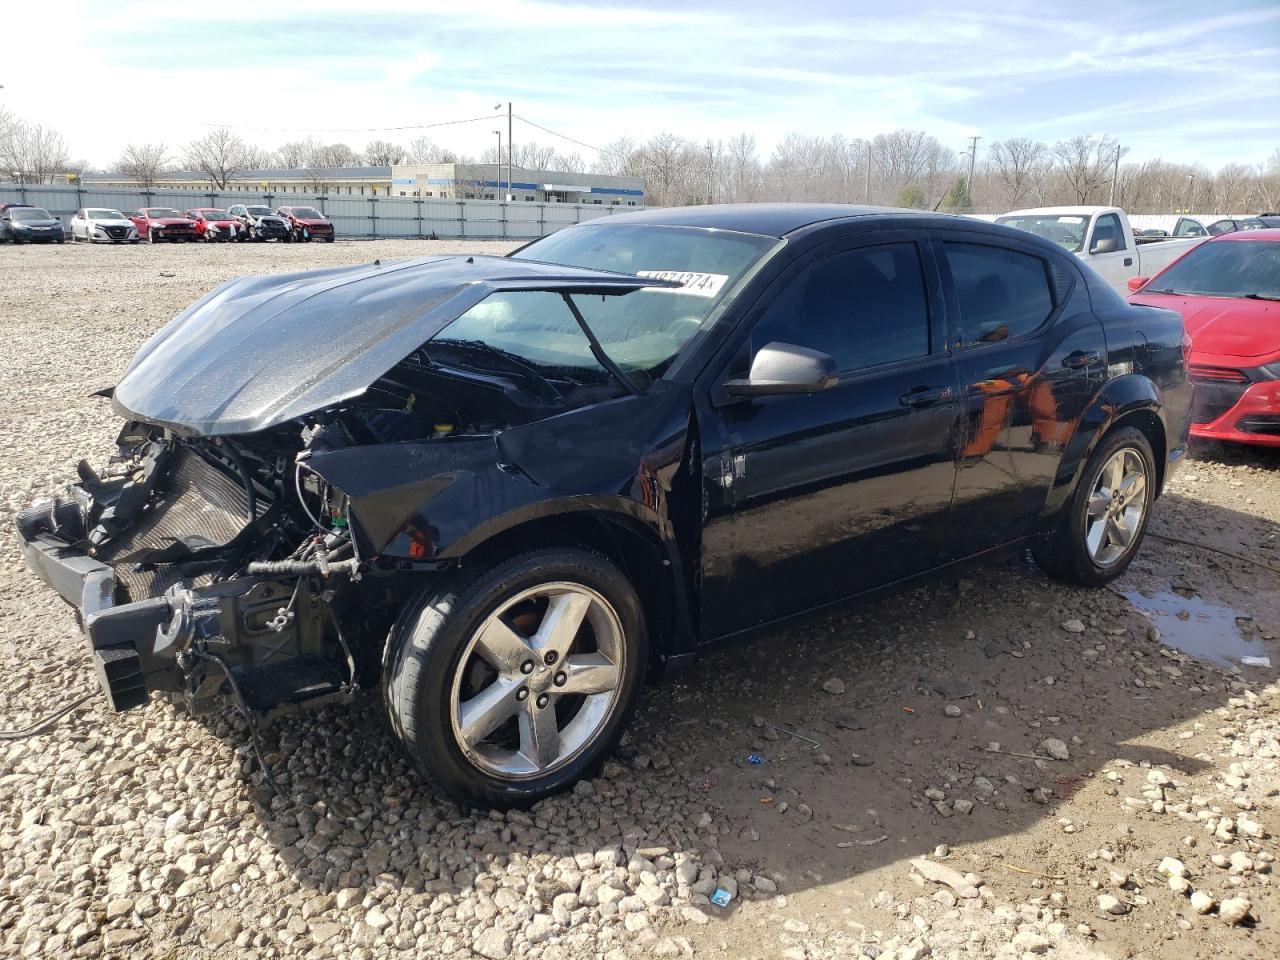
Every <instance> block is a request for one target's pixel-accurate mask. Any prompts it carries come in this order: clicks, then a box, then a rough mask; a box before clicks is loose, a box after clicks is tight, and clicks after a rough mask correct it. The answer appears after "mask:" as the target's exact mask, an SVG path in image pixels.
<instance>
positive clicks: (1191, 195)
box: [1187, 173, 1196, 213]
mask: <svg viewBox="0 0 1280 960" xmlns="http://www.w3.org/2000/svg"><path fill="white" fill-rule="evenodd" d="M1195 198H1196V175H1195V174H1194V173H1188V174H1187V213H1190V212H1191V205H1192V203H1193V202H1194V201H1195Z"/></svg>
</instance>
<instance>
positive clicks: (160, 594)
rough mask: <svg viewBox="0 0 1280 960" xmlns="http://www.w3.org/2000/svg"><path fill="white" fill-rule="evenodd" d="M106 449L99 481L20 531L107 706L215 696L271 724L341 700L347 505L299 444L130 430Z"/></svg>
mask: <svg viewBox="0 0 1280 960" xmlns="http://www.w3.org/2000/svg"><path fill="white" fill-rule="evenodd" d="M301 439H302V438H299V441H301ZM118 445H119V452H118V453H117V454H116V455H115V456H113V457H112V458H111V463H110V465H109V467H108V468H107V469H106V470H105V471H104V472H103V473H101V474H99V473H97V472H95V471H94V470H93V469H92V468H90V467H89V466H88V464H87V463H84V462H82V463H81V465H80V468H79V480H78V482H76V483H75V484H73V485H72V486H71V487H70V488H69V490H68V492H67V493H66V494H65V495H63V496H60V497H58V498H56V499H47V500H41V501H37V502H36V503H34V504H32V506H30V507H29V508H28V509H26V510H24V511H22V513H21V514H20V515H19V517H18V520H17V528H18V535H19V538H20V540H21V543H22V548H23V551H24V553H25V554H26V558H27V562H28V563H29V564H30V566H31V567H32V569H33V570H35V571H36V572H37V573H38V574H39V575H40V576H41V577H42V578H43V579H44V580H46V581H47V582H48V583H49V584H50V585H51V586H53V587H54V589H56V590H57V591H58V592H59V593H60V594H61V595H62V596H63V597H64V598H66V599H67V600H68V601H69V602H70V603H72V604H73V605H74V606H75V607H76V608H77V610H78V612H79V615H80V619H81V622H82V624H83V627H84V630H85V633H86V635H87V637H88V641H89V644H90V646H91V648H92V654H93V661H94V665H95V667H96V669H97V673H98V678H99V681H100V683H101V686H102V688H103V690H104V692H105V693H106V694H107V697H108V699H109V700H110V702H111V704H112V706H113V707H114V708H115V709H116V710H126V709H128V708H130V707H134V706H138V705H139V704H142V703H145V702H146V701H147V699H148V698H149V697H148V695H149V693H150V692H152V691H161V692H164V693H167V694H171V695H172V696H173V698H174V699H176V700H180V701H182V702H185V704H186V705H187V706H188V708H189V709H191V710H192V711H193V712H200V711H202V710H205V709H207V708H208V707H209V706H210V704H211V703H212V701H213V699H214V698H215V697H216V696H217V695H218V694H219V693H221V692H224V691H227V692H230V693H232V694H234V695H235V697H236V698H237V699H238V700H240V701H241V705H242V706H244V707H247V708H248V709H250V710H252V711H254V712H256V713H260V714H270V713H274V712H279V711H280V710H287V709H290V708H292V707H296V706H300V705H302V704H304V703H306V704H308V705H314V704H317V703H323V702H329V701H332V700H340V699H345V698H347V697H349V696H350V695H351V693H352V692H353V691H354V688H355V686H356V664H355V654H354V651H353V649H352V647H351V645H350V643H349V641H348V638H347V637H346V635H345V634H344V632H343V629H342V627H341V626H340V612H341V611H342V610H343V608H344V605H345V604H347V603H349V602H350V593H351V591H352V589H353V586H354V584H355V583H356V582H357V581H358V579H359V577H360V573H359V558H358V556H357V554H356V546H355V544H354V543H353V539H352V536H351V530H350V526H349V519H348V516H347V509H346V502H345V498H344V497H343V496H342V495H341V494H338V493H336V492H335V491H333V490H332V489H331V488H329V487H328V485H327V484H325V483H324V482H323V481H322V480H320V479H319V478H318V477H317V476H316V475H314V474H313V473H311V472H309V471H308V470H307V469H306V468H305V465H304V464H303V463H301V462H299V453H300V452H302V448H301V447H300V442H298V443H290V438H289V435H288V433H287V432H285V431H269V432H267V433H265V434H262V435H258V436H255V437H252V438H222V437H218V438H183V437H179V436H177V435H175V434H173V433H172V432H170V431H168V430H166V429H164V428H161V427H156V426H152V425H148V424H144V423H141V422H132V423H129V424H127V425H126V426H125V428H124V430H123V431H122V432H121V435H120V438H119V441H118ZM303 459H304V460H305V452H303ZM228 687H229V688H230V689H229V690H228V689H227V688H228Z"/></svg>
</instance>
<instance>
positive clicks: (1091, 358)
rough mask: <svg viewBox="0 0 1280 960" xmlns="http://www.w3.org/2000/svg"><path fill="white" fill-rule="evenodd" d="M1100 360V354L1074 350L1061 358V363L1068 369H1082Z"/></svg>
mask: <svg viewBox="0 0 1280 960" xmlns="http://www.w3.org/2000/svg"><path fill="white" fill-rule="evenodd" d="M1101 362H1102V355H1101V354H1099V353H1093V352H1090V351H1087V350H1076V351H1073V352H1072V353H1069V354H1067V355H1066V356H1065V357H1063V358H1062V365H1063V366H1064V367H1066V368H1067V369H1068V370H1083V369H1084V368H1085V367H1092V366H1093V365H1094V364H1095V363H1101Z"/></svg>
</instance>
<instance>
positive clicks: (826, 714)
mask: <svg viewBox="0 0 1280 960" xmlns="http://www.w3.org/2000/svg"><path fill="white" fill-rule="evenodd" d="M510 246H511V245H509V244H507V245H503V244H492V243H488V244H486V243H468V244H463V245H459V244H456V243H446V242H425V241H383V242H378V243H356V242H350V243H347V242H339V243H337V244H333V245H277V244H270V245H235V246H216V247H208V246H205V245H190V246H161V247H150V246H142V247H119V248H115V247H113V248H107V247H93V248H85V247H83V246H75V247H71V246H65V247H50V248H34V247H22V248H14V247H9V246H0V278H3V281H2V282H0V331H2V332H3V336H4V339H5V347H4V349H3V350H2V351H0V445H2V448H3V454H2V455H0V662H3V666H4V670H3V677H4V679H3V681H0V718H2V719H0V726H3V727H6V728H9V729H14V728H19V727H23V726H26V725H27V724H28V723H30V722H31V721H32V720H34V719H36V718H37V717H39V716H41V715H42V714H45V713H47V712H48V711H49V710H51V709H52V708H54V707H55V706H57V705H58V704H61V703H64V702H66V701H68V700H70V699H72V698H74V697H78V696H81V695H84V694H89V693H93V692H94V691H95V683H94V680H93V676H92V671H91V669H90V667H89V665H88V657H87V654H86V652H85V649H84V646H83V641H82V640H81V638H80V636H79V634H78V632H77V628H76V624H75V621H74V617H73V616H72V614H71V611H70V610H69V609H68V608H67V607H66V606H65V605H64V604H62V603H61V601H60V600H58V599H56V598H55V597H54V595H53V594H52V592H51V591H50V590H48V589H47V588H46V587H44V586H43V585H42V584H40V583H39V582H38V581H37V580H36V579H35V578H34V577H33V576H31V575H30V574H29V573H28V572H27V571H26V568H25V566H24V564H23V563H22V561H21V558H20V556H19V555H18V552H17V550H16V548H15V542H14V538H13V536H12V534H11V533H10V528H11V524H12V519H13V514H14V513H15V512H16V510H17V509H19V508H20V507H21V506H23V505H25V503H27V502H28V501H29V500H30V499H32V498H33V497H35V496H37V495H40V494H45V493H48V492H51V491H53V490H55V489H56V488H57V487H58V486H60V485H61V484H63V483H64V482H65V481H66V480H67V479H68V478H69V477H71V476H72V475H73V473H74V467H75V463H76V461H77V460H79V459H80V458H81V457H87V458H89V459H90V460H91V461H95V460H98V459H100V458H102V457H104V456H105V455H106V454H107V453H108V452H110V450H111V448H112V447H111V441H112V439H113V437H114V434H115V431H116V429H117V424H116V422H115V421H114V420H113V418H112V416H111V415H110V410H109V405H108V404H107V403H106V402H105V401H102V400H99V399H92V398H90V397H89V396H88V395H89V394H90V393H91V392H92V391H94V390H96V389H99V388H101V387H103V386H106V385H109V384H110V383H112V382H113V379H114V377H115V376H116V375H117V374H118V372H119V371H120V370H121V369H122V368H123V367H124V365H125V364H126V363H127V361H128V359H129V357H130V356H131V355H132V353H133V352H134V351H135V350H136V349H137V347H138V346H139V345H140V344H141V343H142V342H143V341H144V340H145V339H146V337H147V336H149V335H150V334H151V333H152V332H154V331H155V330H156V329H158V328H159V327H160V326H161V325H162V324H163V323H164V322H166V321H167V320H168V319H170V318H171V317H172V316H173V315H174V314H175V313H176V312H177V311H178V310H180V309H181V308H182V307H184V306H185V305H186V304H187V303H189V302H190V301H191V300H193V299H195V298H196V297H197V296H199V295H200V294H202V293H203V292H205V291H206V290H208V289H209V288H210V287H212V286H213V285H214V284H216V283H218V282H220V281H222V280H224V279H227V278H230V277H234V276H238V275H242V274H245V273H255V272H278V271H284V270H291V269H304V268H307V267H312V266H324V265H333V264H342V263H358V262H364V261H368V260H370V259H373V258H374V257H380V258H382V259H390V258H397V257H404V256H415V255H420V254H423V253H436V252H442V251H444V252H453V251H456V250H462V249H465V250H467V251H469V252H486V253H491V252H502V251H505V250H507V249H510ZM1278 466H1280V457H1277V456H1275V455H1267V454H1253V453H1241V452H1238V451H1224V450H1220V449H1209V450H1204V451H1200V452H1198V454H1197V459H1196V460H1195V461H1193V462H1192V463H1191V464H1190V465H1189V466H1188V467H1187V468H1186V469H1184V470H1183V472H1182V474H1181V475H1180V476H1179V477H1178V479H1177V480H1176V481H1175V482H1174V483H1173V484H1172V485H1171V487H1170V489H1169V492H1168V495H1167V496H1166V497H1165V498H1164V499H1163V500H1162V501H1161V502H1160V503H1159V504H1158V506H1157V509H1156V514H1155V517H1154V520H1153V529H1154V530H1156V531H1157V532H1160V533H1162V534H1164V535H1166V536H1172V537H1177V538H1180V539H1183V540H1189V541H1191V542H1192V544H1194V545H1191V546H1188V545H1185V544H1177V543H1171V542H1168V541H1166V540H1153V541H1149V542H1148V544H1147V546H1146V547H1145V548H1144V551H1143V553H1142V555H1141V556H1140V558H1139V560H1138V561H1137V562H1136V563H1135V565H1134V567H1133V569H1132V570H1131V572H1130V573H1129V574H1127V575H1126V577H1125V578H1124V580H1123V582H1122V583H1121V585H1120V591H1124V592H1137V591H1145V592H1146V593H1147V594H1151V595H1153V596H1155V598H1156V599H1154V600H1152V603H1151V606H1152V607H1153V609H1154V608H1158V607H1160V605H1161V604H1163V605H1164V607H1167V608H1168V609H1167V611H1164V610H1157V612H1156V614H1155V615H1156V616H1157V617H1159V616H1160V615H1161V614H1162V613H1164V612H1167V613H1168V615H1169V617H1170V618H1172V619H1166V620H1164V621H1161V622H1163V623H1164V624H1165V626H1166V628H1168V629H1166V633H1167V634H1168V633H1173V632H1176V630H1177V628H1178V624H1182V625H1183V626H1184V628H1185V630H1184V632H1188V631H1189V632H1190V634H1192V635H1193V637H1192V639H1193V640H1195V641H1196V642H1199V643H1201V646H1203V645H1204V644H1206V643H1208V644H1212V643H1213V642H1214V637H1213V635H1212V633H1211V631H1210V626H1209V624H1210V621H1209V620H1201V619H1200V617H1201V613H1200V612H1199V611H1200V609H1201V608H1200V607H1197V606H1195V602H1194V600H1193V599H1192V597H1193V595H1194V597H1198V598H1199V600H1201V601H1204V603H1205V604H1207V605H1208V607H1206V609H1211V610H1216V611H1219V612H1222V611H1225V614H1224V615H1223V618H1221V619H1222V623H1223V624H1225V627H1223V629H1226V630H1228V631H1230V630H1235V631H1237V634H1236V635H1233V639H1234V640H1236V641H1240V642H1245V643H1247V644H1249V645H1250V646H1249V649H1251V650H1254V651H1256V652H1258V653H1260V654H1267V655H1269V656H1270V657H1271V660H1272V662H1273V663H1275V664H1277V665H1280V644H1277V643H1276V642H1275V640H1274V638H1275V635H1276V632H1277V630H1278V629H1280V589H1278V588H1280V538H1278V537H1277V531H1278V530H1280V525H1278V522H1280V477H1278V476H1277V467H1278ZM1206 546H1207V547H1213V548H1216V549H1217V550H1219V551H1226V552H1227V553H1232V554H1238V555H1245V556H1247V557H1248V558H1251V559H1252V561H1253V562H1248V561H1241V560H1239V559H1234V558H1232V557H1230V556H1228V555H1226V553H1222V552H1212V551H1210V550H1206V549H1204V547H1206ZM1258 561H1261V563H1259V562H1258ZM1262 564H1265V565H1262ZM1120 591H1097V592H1089V591H1080V590H1073V589H1065V588H1062V587H1059V586H1056V585H1053V584H1050V583H1049V582H1047V581H1046V580H1044V579H1043V577H1041V576H1040V575H1039V573H1038V572H1037V571H1036V570H1035V569H1034V568H1033V567H1031V566H1029V565H1028V564H1026V563H1024V562H1021V561H1018V562H1012V563H1007V564H1002V565H999V566H991V567H982V568H978V569H975V570H973V571H971V572H967V573H965V574H964V575H963V576H962V577H955V578H952V579H950V580H949V581H947V582H944V583H940V584H938V585H936V586H931V587H928V588H923V589H919V590H916V591H913V592H911V593H908V594H906V595H903V596H899V597H895V598H890V599H886V600H878V601H872V602H868V603H866V604H863V605H861V606H859V607H857V608H855V609H854V610H852V611H851V612H848V613H844V614H839V615H835V616H832V617H829V618H824V619H819V620H817V621H814V622H810V623H806V624H803V625H800V626H797V627H795V628H793V629H791V630H787V631H781V632H779V633H778V634H776V635H774V636H770V637H764V638H761V639H759V640H757V641H754V642H751V643H749V644H747V645H745V646H739V647H736V648H733V649H725V650H721V651H715V652H712V653H711V654H710V655H709V656H708V657H707V658H706V659H705V660H704V661H703V662H702V663H700V664H699V665H698V666H696V667H695V668H694V669H693V670H692V671H691V672H690V674H688V675H687V676H685V677H684V678H682V679H681V680H680V681H679V682H674V683H670V684H667V685H664V686H662V687H660V688H657V689H654V690H652V691H650V692H649V693H648V694H647V695H646V697H645V698H644V701H643V703H642V707H641V710H640V712H639V715H638V717H637V721H636V723H635V725H634V726H633V729H632V731H631V732H630V734H629V735H628V737H627V738H626V740H625V741H624V744H623V747H622V748H621V749H620V750H619V752H618V754H617V756H616V757H615V759H613V760H612V761H610V762H609V763H608V764H606V766H605V768H604V770H603V771H602V773H601V775H600V776H599V777H598V778H597V779H595V780H594V781H591V782H584V783H582V784H579V785H578V787H577V788H576V789H575V790H574V791H573V792H572V793H571V794H568V795H564V796H561V797H556V798H552V799H550V800H547V801H544V802H542V803H540V804H538V805H537V806H536V807H534V808H533V809H532V810H530V811H528V812H518V811H517V812H509V813H505V814H504V813H498V812H487V811H469V810H463V809H460V808H458V807H457V806H455V805H454V804H452V803H450V802H448V801H446V800H444V799H443V798H441V797H439V796H437V795H436V794H435V793H434V792H433V791H432V790H431V789H430V788H429V787H428V786H426V785H425V784H423V783H422V782H421V781H420V780H418V778H417V777H416V776H415V775H414V774H413V773H412V771H411V770H410V769H409V767H408V765H407V764H406V763H405V761H404V760H403V759H402V758H401V756H400V755H399V753H398V752H397V750H396V749H395V748H394V746H393V741H392V738H391V735H390V732H389V730H388V728H387V726H386V724H385V722H384V721H383V719H382V716H381V712H380V706H379V704H378V702H377V700H376V698H373V697H369V698H367V699H365V700H363V701H360V702H358V703H357V704H356V705H355V706H354V707H353V708H351V709H347V710H326V711H322V712H318V713H314V714H309V715H305V716H302V717H297V718H290V719H287V720H282V721H280V722H278V723H276V724H275V725H273V726H272V727H271V728H270V729H269V730H267V731H266V733H265V741H266V745H267V750H268V756H267V760H268V763H269V764H270V765H271V766H272V768H273V769H274V770H275V772H276V773H277V775H278V776H279V778H280V779H281V780H282V781H283V782H284V783H285V785H286V788H287V790H288V791H289V792H290V795H291V799H290V801H289V802H288V803H285V802H282V801H281V800H280V799H279V798H277V797H275V796H273V794H272V792H271V791H270V789H269V788H268V787H267V785H266V783H265V781H264V779H263V777H262V773H261V771H260V770H259V769H258V767H257V764H256V763H255V762H254V761H253V758H252V752H251V750H250V749H249V746H248V734H247V729H246V727H245V726H244V724H243V722H242V721H241V720H240V719H239V718H238V717H237V716H235V715H234V713H233V712H231V711H230V710H228V711H226V712H224V713H221V714H218V715H215V716H212V717H205V718H190V717H187V716H184V715H181V714H179V713H177V712H175V711H174V709H173V708H172V707H171V706H169V705H168V704H167V703H161V702H155V703H152V704H150V705H148V706H146V707H144V708H140V709H137V710H134V711H131V712H129V713H126V714H121V715H116V714H112V713H111V712H110V711H109V710H108V708H107V707H106V705H105V703H104V701H103V700H102V699H101V698H100V697H94V698H93V699H92V700H91V701H90V702H89V704H87V705H86V706H85V707H83V708H81V709H80V710H78V711H76V712H75V713H73V714H72V715H71V716H70V717H69V718H67V719H66V720H64V721H63V722H61V723H60V724H59V725H58V726H57V727H55V728H54V729H53V730H52V731H50V732H48V733H46V734H43V735H40V736H36V737H30V738H25V739H15V740H4V741H0V757H2V758H3V763H2V765H0V854H2V855H3V860H2V862H0V955H3V956H29V957H46V956H47V957H55V956H56V957H62V956H78V957H96V956H121V957H123V956H128V957H157V958H162V957H163V958H168V957H176V956H182V957H183V958H184V960H187V958H203V957H218V958H230V957H306V958H315V960H322V958H330V957H333V958H339V957H340V958H344V960H345V958H357V960H358V958H375V957H377V958H381V957H391V956H394V955H397V954H399V953H403V952H406V951H409V952H410V953H409V954H408V955H414V956H422V957H435V956H461V957H472V956H481V957H486V958H490V960H494V958H504V957H508V956H511V957H515V956H520V957H532V958H544V960H554V958H571V957H572V958H579V957H608V958H610V960H616V958H619V957H630V956H645V957H648V956H687V955H691V954H696V955H699V956H703V955H712V954H717V955H724V956H729V957H761V958H774V957H779V958H785V960H806V958H836V957H857V956H863V957H867V958H879V960H920V958H922V957H924V956H927V955H932V956H934V957H949V958H950V957H955V958H960V957H988V956H995V957H1007V958H1022V957H1026V956H1027V955H1037V956H1040V955H1048V956H1054V955H1058V956H1063V957H1076V958H1079V957H1092V956H1111V957H1128V956H1149V957H1157V956H1159V957H1195V956H1202V957H1220V956H1224V955H1225V956H1232V957H1260V958H1261V957H1274V956H1276V955H1280V897H1278V896H1277V895H1276V892H1275V888H1274V885H1273V884H1274V880H1273V872H1272V867H1273V863H1274V858H1275V856H1276V855H1278V854H1280V850H1277V843H1276V836H1277V834H1280V810H1278V806H1280V739H1278V738H1280V689H1278V688H1277V685H1276V682H1275V680H1274V678H1275V677H1276V676H1277V675H1278V674H1277V671H1276V670H1275V669H1271V670H1268V669H1265V668H1249V667H1246V668H1244V669H1241V668H1239V667H1233V668H1230V669H1222V668H1221V667H1219V666H1214V665H1212V664H1209V663H1206V662H1203V661H1201V660H1197V659H1194V658H1192V657H1190V656H1187V655H1186V654H1185V653H1183V652H1181V651H1179V650H1176V649H1172V648H1170V647H1169V646H1166V645H1164V644H1162V643H1161V636H1160V632H1159V630H1156V629H1152V626H1153V625H1152V623H1151V622H1150V621H1149V620H1148V619H1147V618H1146V617H1145V616H1144V615H1143V614H1142V613H1140V612H1139V611H1138V610H1137V609H1135V608H1134V606H1133V605H1131V603H1130V602H1129V601H1128V600H1126V599H1125V598H1124V597H1123V596H1121V595H1120ZM1184 607H1185V609H1184ZM1182 614H1185V615H1186V616H1185V618H1181V615H1182ZM1237 617H1239V618H1240V619H1236V618H1237ZM1213 623H1215V624H1216V623H1217V621H1213ZM1197 631H1198V632H1197ZM1166 639H1167V637H1166ZM993 745H994V749H993ZM751 753H758V754H760V755H762V756H763V757H765V759H766V762H765V763H764V764H763V765H760V766H754V765H750V764H747V763H746V762H745V758H746V756H747V755H748V754H751ZM1166 858H1168V859H1167V860H1166ZM913 861H914V865H913ZM717 886H719V887H723V888H727V889H730V890H731V891H732V892H733V893H734V901H733V903H732V905H731V906H730V907H729V908H727V909H720V908H717V907H712V906H711V905H710V904H709V903H708V896H709V894H711V893H712V892H713V891H714V890H715V888H716V887H717Z"/></svg>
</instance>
